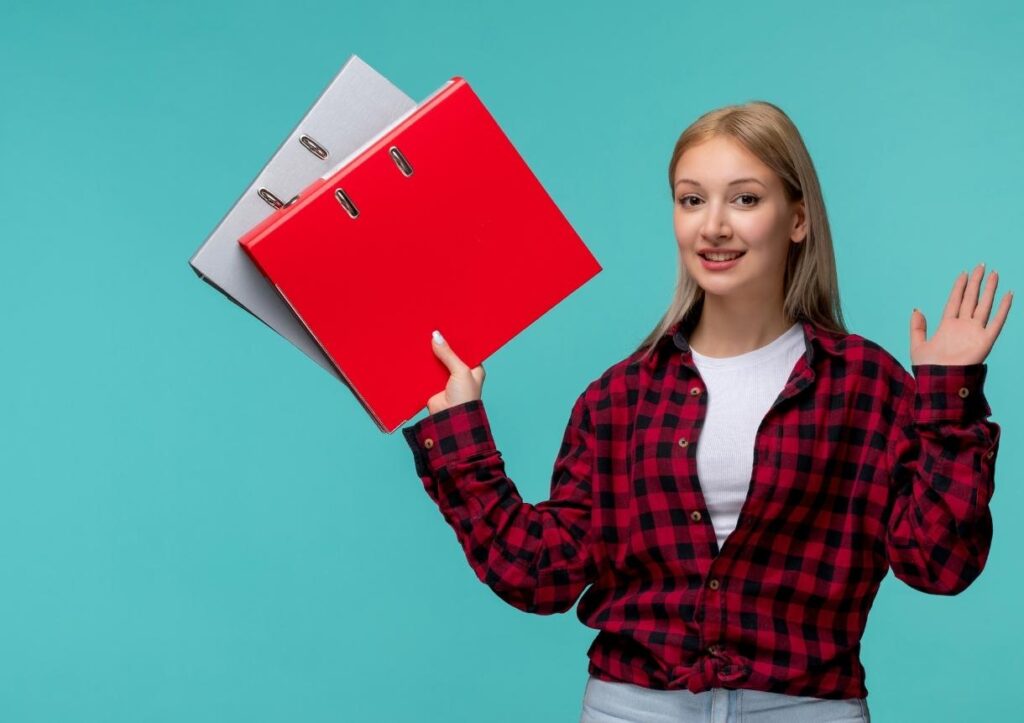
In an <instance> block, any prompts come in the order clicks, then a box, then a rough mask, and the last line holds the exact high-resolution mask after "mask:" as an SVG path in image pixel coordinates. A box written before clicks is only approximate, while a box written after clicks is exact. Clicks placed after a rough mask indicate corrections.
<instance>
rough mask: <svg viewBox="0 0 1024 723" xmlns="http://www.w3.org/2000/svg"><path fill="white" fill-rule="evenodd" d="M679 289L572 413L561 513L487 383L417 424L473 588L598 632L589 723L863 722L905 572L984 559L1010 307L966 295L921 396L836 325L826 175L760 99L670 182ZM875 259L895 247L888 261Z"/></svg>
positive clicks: (557, 479)
mask: <svg viewBox="0 0 1024 723" xmlns="http://www.w3.org/2000/svg"><path fill="white" fill-rule="evenodd" d="M669 186H670V189H671V193H672V198H673V199H674V211H673V222H674V228H675V236H676V240H677V242H678V250H679V266H678V268H679V281H678V284H677V287H676V291H675V296H674V298H673V300H672V304H671V306H670V307H669V309H668V311H667V312H666V313H665V315H664V317H663V318H662V320H661V321H660V322H659V324H658V325H657V326H656V327H655V329H654V330H653V331H652V332H651V333H650V334H649V335H648V336H647V338H646V339H645V340H644V341H643V343H642V344H641V345H640V346H639V348H637V349H636V350H635V351H634V352H633V353H631V354H630V355H629V356H628V357H626V358H625V359H623V360H621V361H619V362H618V363H616V364H614V365H613V366H611V367H610V368H608V369H607V370H606V371H605V372H604V373H603V374H602V375H601V376H600V377H599V378H598V379H596V380H594V381H593V382H591V383H590V384H589V385H588V386H587V388H586V389H585V390H584V391H583V393H582V394H580V396H579V397H578V398H577V399H576V402H575V404H574V405H573V408H572V411H571V413H570V416H569V422H568V425H567V427H566V430H565V434H564V437H563V439H562V444H561V448H560V450H559V453H558V457H557V460H556V461H555V465H554V471H553V474H552V479H551V496H550V499H548V500H546V501H543V502H540V503H538V504H530V503H527V502H524V501H523V500H522V498H521V497H520V496H519V494H518V491H517V489H516V487H515V485H514V484H513V482H512V480H510V479H509V478H508V477H507V476H506V475H505V471H504V463H503V461H502V458H501V454H500V453H499V451H498V450H497V447H496V445H495V442H494V439H493V437H492V436H491V431H490V426H489V424H488V420H487V415H486V413H485V411H484V407H483V402H482V400H481V388H482V386H483V382H484V369H483V367H482V366H478V367H475V368H473V369H470V368H468V367H467V366H466V364H464V363H463V362H462V361H461V360H460V359H459V357H458V356H457V355H456V353H455V351H454V350H453V349H451V348H450V347H449V346H448V345H447V344H446V343H445V342H444V340H443V339H442V338H441V337H440V335H438V334H437V333H436V332H435V338H434V340H433V342H432V348H433V349H434V351H435V353H436V354H437V356H438V358H439V359H440V360H441V361H442V362H443V363H444V364H445V365H446V366H447V368H448V369H449V370H450V372H451V377H450V379H449V380H448V384H447V386H446V387H445V389H444V390H443V391H441V392H438V393H437V394H436V395H434V396H433V397H431V398H430V399H429V400H428V402H427V408H428V411H429V412H430V414H429V416H427V417H426V418H424V419H423V420H421V421H420V422H419V423H417V424H415V425H412V426H409V427H406V428H404V429H403V430H402V431H403V434H404V436H405V438H406V440H407V442H408V443H409V446H410V448H411V449H412V452H413V456H414V459H415V463H416V469H417V474H418V475H419V476H420V478H421V480H422V481H423V484H424V487H425V488H426V491H427V492H428V493H429V494H430V495H431V497H432V498H433V499H434V501H435V502H436V503H437V504H438V506H439V508H440V510H441V512H442V514H443V515H444V517H445V519H446V520H447V522H448V523H449V524H450V525H451V526H452V528H453V529H454V531H455V534H456V536H457V538H458V540H459V542H460V544H461V545H462V547H463V550H464V552H465V554H466V558H467V560H468V561H469V564H470V565H471V566H472V567H473V569H474V570H475V572H476V574H477V576H478V577H479V579H480V580H481V581H483V582H484V583H486V584H487V585H488V586H490V587H491V589H492V590H493V591H494V592H495V593H496V594H497V595H499V596H500V597H501V598H502V599H503V600H505V601H507V602H508V603H509V604H511V605H513V606H515V607H516V608H519V609H520V610H524V611H526V612H532V613H537V614H541V615H545V614H551V613H556V612H565V611H567V610H569V609H570V608H571V607H572V606H573V604H575V602H576V600H577V599H578V598H579V596H580V594H581V593H583V591H584V589H585V588H588V586H589V588H588V589H587V590H586V593H585V594H583V597H582V599H580V601H579V606H578V607H577V615H578V617H579V619H580V620H581V621H582V622H583V623H584V624H586V625H588V626H590V627H593V628H595V629H596V630H598V631H600V632H599V634H598V635H597V637H596V639H595V640H594V642H593V644H592V645H591V646H590V649H589V650H588V651H587V654H588V656H589V658H590V664H589V673H590V677H589V680H588V683H587V687H586V692H585V695H584V700H583V715H582V720H583V721H593V722H599V721H620V722H621V721H638V722H642V723H660V722H661V721H665V722H666V723H667V722H668V721H727V720H728V721H741V720H742V721H786V722H787V723H797V722H799V721H840V720H843V721H867V720H870V715H869V712H868V708H867V703H866V697H867V689H866V687H865V672H864V669H863V667H862V666H861V663H860V658H859V651H860V639H861V636H862V634H863V631H864V626H865V624H866V622H867V615H868V611H869V609H870V607H871V604H872V602H873V600H874V597H875V594H876V592H877V590H878V586H879V584H880V583H881V581H882V578H883V577H884V576H885V575H886V573H887V572H888V570H889V568H890V567H891V568H892V570H893V572H894V574H895V575H896V576H897V577H898V578H899V579H901V580H903V581H904V582H906V583H907V584H909V585H911V586H912V587H914V588H916V589H918V590H922V591H924V592H928V593H933V594H939V595H955V594H957V593H959V592H960V591H962V590H963V589H965V588H966V587H967V586H968V585H970V584H971V582H972V581H973V580H974V579H975V578H976V577H977V576H978V575H979V574H980V572H981V570H982V569H983V567H984V565H985V561H986V559H987V557H988V552H989V546H990V543H991V539H992V517H991V514H990V511H989V507H988V504H989V500H990V498H991V496H992V493H993V482H994V471H995V457H996V453H997V450H998V444H999V433H1000V427H999V425H998V424H996V423H994V422H991V421H989V420H988V419H987V418H988V417H989V416H990V415H991V409H990V407H989V405H988V402H987V401H986V399H985V396H984V391H983V382H984V380H985V376H986V372H987V365H986V364H985V363H984V359H985V357H986V356H987V355H988V353H989V351H990V349H991V348H992V345H993V343H994V342H995V340H996V337H997V336H998V335H999V332H1000V330H1001V329H1002V326H1003V324H1004V322H1005V320H1006V316H1007V313H1008V312H1009V308H1010V301H1011V295H1012V292H1011V294H1007V295H1004V296H1003V298H1002V300H1001V303H1000V305H999V308H998V309H997V311H996V314H995V316H994V317H993V318H992V319H991V321H990V320H989V315H990V312H991V310H992V304H993V297H994V294H995V287H996V282H997V276H996V273H995V272H994V271H993V272H992V273H991V274H990V276H989V280H988V283H987V284H986V288H985V291H984V293H983V294H981V296H980V299H979V290H980V287H981V285H982V276H983V265H979V266H978V267H976V268H975V269H974V271H973V272H972V273H970V274H968V273H966V272H964V273H962V274H960V275H959V276H957V278H956V281H955V282H954V284H953V289H952V291H951V293H950V295H949V298H948V302H947V304H946V307H945V309H944V311H943V315H942V319H941V320H940V322H939V325H938V328H937V329H936V330H935V332H934V333H933V334H932V337H931V338H930V339H926V338H925V332H926V324H925V318H924V315H923V314H921V312H919V311H918V310H917V309H915V310H914V312H913V314H912V315H911V319H910V355H911V361H912V368H913V375H911V374H910V373H908V372H907V371H906V370H905V369H904V368H903V366H902V365H901V364H900V363H899V362H898V361H897V360H896V359H895V358H894V357H893V356H892V355H890V354H889V353H888V352H886V351H885V350H884V349H883V348H882V347H880V346H879V345H878V344H876V343H874V342H872V341H870V340H869V339H867V338H865V337H862V336H859V335H857V334H851V333H848V332H847V331H846V329H845V327H844V325H843V322H842V315H841V310H840V303H839V292H838V285H837V281H836V268H835V257H834V255H833V249H832V239H831V235H830V232H829V224H828V219H827V217H826V213H825V205H824V202H823V200H822V195H821V190H820V187H819V185H818V178H817V175H816V173H815V170H814V166H813V164H812V162H811V159H810V157H809V155H808V153H807V149H806V147H805V146H804V143H803V141H802V139H801V137H800V134H799V132H798V131H797V129H796V128H795V127H794V125H793V124H792V122H791V121H790V119H789V118H788V117H787V116H786V114H785V113H783V111H782V110H780V109H779V108H778V107H776V106H774V105H772V104H771V103H766V102H752V103H747V104H745V105H740V106H730V107H725V108H722V109H719V110H715V111H712V112H710V113H707V114H706V115H704V116H702V117H701V118H700V119H698V120H697V121H696V122H695V123H694V124H693V125H692V126H690V127H689V128H687V129H686V131H685V132H684V133H683V134H682V135H681V136H680V138H679V140H678V142H677V143H676V146H675V149H674V152H673V153H672V158H671V160H670V163H669ZM870 253H872V254H874V255H875V256H876V257H877V259H878V262H879V263H886V261H885V250H884V249H873V250H871V251H870Z"/></svg>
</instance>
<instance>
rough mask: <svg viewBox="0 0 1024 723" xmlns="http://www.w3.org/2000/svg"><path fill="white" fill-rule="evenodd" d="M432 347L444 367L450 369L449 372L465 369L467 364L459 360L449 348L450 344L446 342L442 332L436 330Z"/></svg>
mask: <svg viewBox="0 0 1024 723" xmlns="http://www.w3.org/2000/svg"><path fill="white" fill-rule="evenodd" d="M431 346H432V347H433V349H434V354H435V355H436V356H437V358H438V359H440V360H441V361H442V362H444V365H445V366H446V367H448V371H449V372H456V371H460V370H462V369H464V368H465V366H466V365H465V364H464V363H463V362H462V360H461V359H459V357H458V355H456V354H455V352H454V351H452V348H451V347H450V346H448V342H447V341H445V339H444V337H443V336H441V332H439V331H438V330H437V329H434V333H433V343H432V344H431Z"/></svg>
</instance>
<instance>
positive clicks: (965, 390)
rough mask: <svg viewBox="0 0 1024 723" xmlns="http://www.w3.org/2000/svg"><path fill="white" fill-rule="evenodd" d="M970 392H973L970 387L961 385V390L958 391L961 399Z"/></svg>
mask: <svg viewBox="0 0 1024 723" xmlns="http://www.w3.org/2000/svg"><path fill="white" fill-rule="evenodd" d="M970 393H971V392H970V390H969V389H968V388H967V387H960V391H959V392H957V394H959V395H960V398H961V399H962V398H964V397H966V396H967V395H968V394H970Z"/></svg>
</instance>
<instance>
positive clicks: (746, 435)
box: [690, 322, 805, 550]
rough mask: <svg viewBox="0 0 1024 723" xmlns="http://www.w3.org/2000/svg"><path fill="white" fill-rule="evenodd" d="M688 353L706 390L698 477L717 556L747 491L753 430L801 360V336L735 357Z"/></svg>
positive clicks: (794, 333)
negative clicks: (715, 538)
mask: <svg viewBox="0 0 1024 723" xmlns="http://www.w3.org/2000/svg"><path fill="white" fill-rule="evenodd" d="M690 350H691V351H692V352H693V361H694V364H695V365H696V367H697V370H698V371H699V372H700V375H701V377H702V378H703V380H704V384H705V386H706V387H707V390H708V410H707V417H706V419H705V422H704V427H703V429H702V430H701V433H700V436H699V438H698V440H697V476H698V477H699V478H700V486H701V490H702V491H703V493H704V501H705V502H706V503H707V506H708V512H709V513H710V514H711V522H712V524H713V525H714V528H715V536H716V537H717V538H718V549H719V550H721V549H722V546H723V544H724V543H725V538H726V537H728V536H729V533H730V532H732V531H733V530H734V529H735V528H736V520H737V518H738V517H739V513H740V509H741V508H742V507H743V503H744V501H745V500H746V498H747V492H748V491H749V489H750V477H751V475H752V473H753V469H754V437H755V435H756V434H757V429H758V427H759V426H760V424H761V420H763V419H764V415H765V414H766V413H767V412H768V409H769V408H770V407H771V406H772V403H773V402H774V401H775V400H776V399H777V398H778V396H779V392H781V391H782V389H783V387H784V386H785V385H786V381H787V380H788V379H789V375H790V374H791V373H792V371H793V367H794V366H795V365H796V362H797V360H798V359H799V358H800V357H801V356H803V354H804V351H805V346H804V332H803V327H802V326H801V324H800V323H799V322H796V323H794V324H793V326H791V327H790V328H789V329H788V330H787V331H785V332H784V333H783V334H782V335H781V336H779V337H778V338H776V339H775V340H774V341H772V342H771V343H769V344H767V345H765V346H762V347H761V348H759V349H754V350H753V351H749V352H746V353H745V354H739V355H737V356H730V357H709V356H704V355H703V354H700V353H699V352H697V351H696V350H695V349H693V347H692V346H691V347H690Z"/></svg>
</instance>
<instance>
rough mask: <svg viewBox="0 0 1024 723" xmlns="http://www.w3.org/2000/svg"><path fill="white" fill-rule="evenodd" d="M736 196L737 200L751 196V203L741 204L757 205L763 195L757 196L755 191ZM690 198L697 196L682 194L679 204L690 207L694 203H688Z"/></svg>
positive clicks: (742, 204) (743, 204)
mask: <svg viewBox="0 0 1024 723" xmlns="http://www.w3.org/2000/svg"><path fill="white" fill-rule="evenodd" d="M736 198H737V200H738V199H741V198H749V199H753V200H752V201H750V202H749V203H741V204H740V205H741V206H755V205H757V202H758V201H759V200H761V197H760V196H755V195H754V194H753V193H741V194H740V195H739V196H737V197H736ZM688 199H697V197H696V196H694V195H687V196H682V197H681V198H680V199H679V205H681V206H683V207H684V208H689V207H690V206H692V205H693V204H692V203H690V204H688V203H687V202H686V201H687V200H688ZM697 200H699V199H697Z"/></svg>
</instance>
